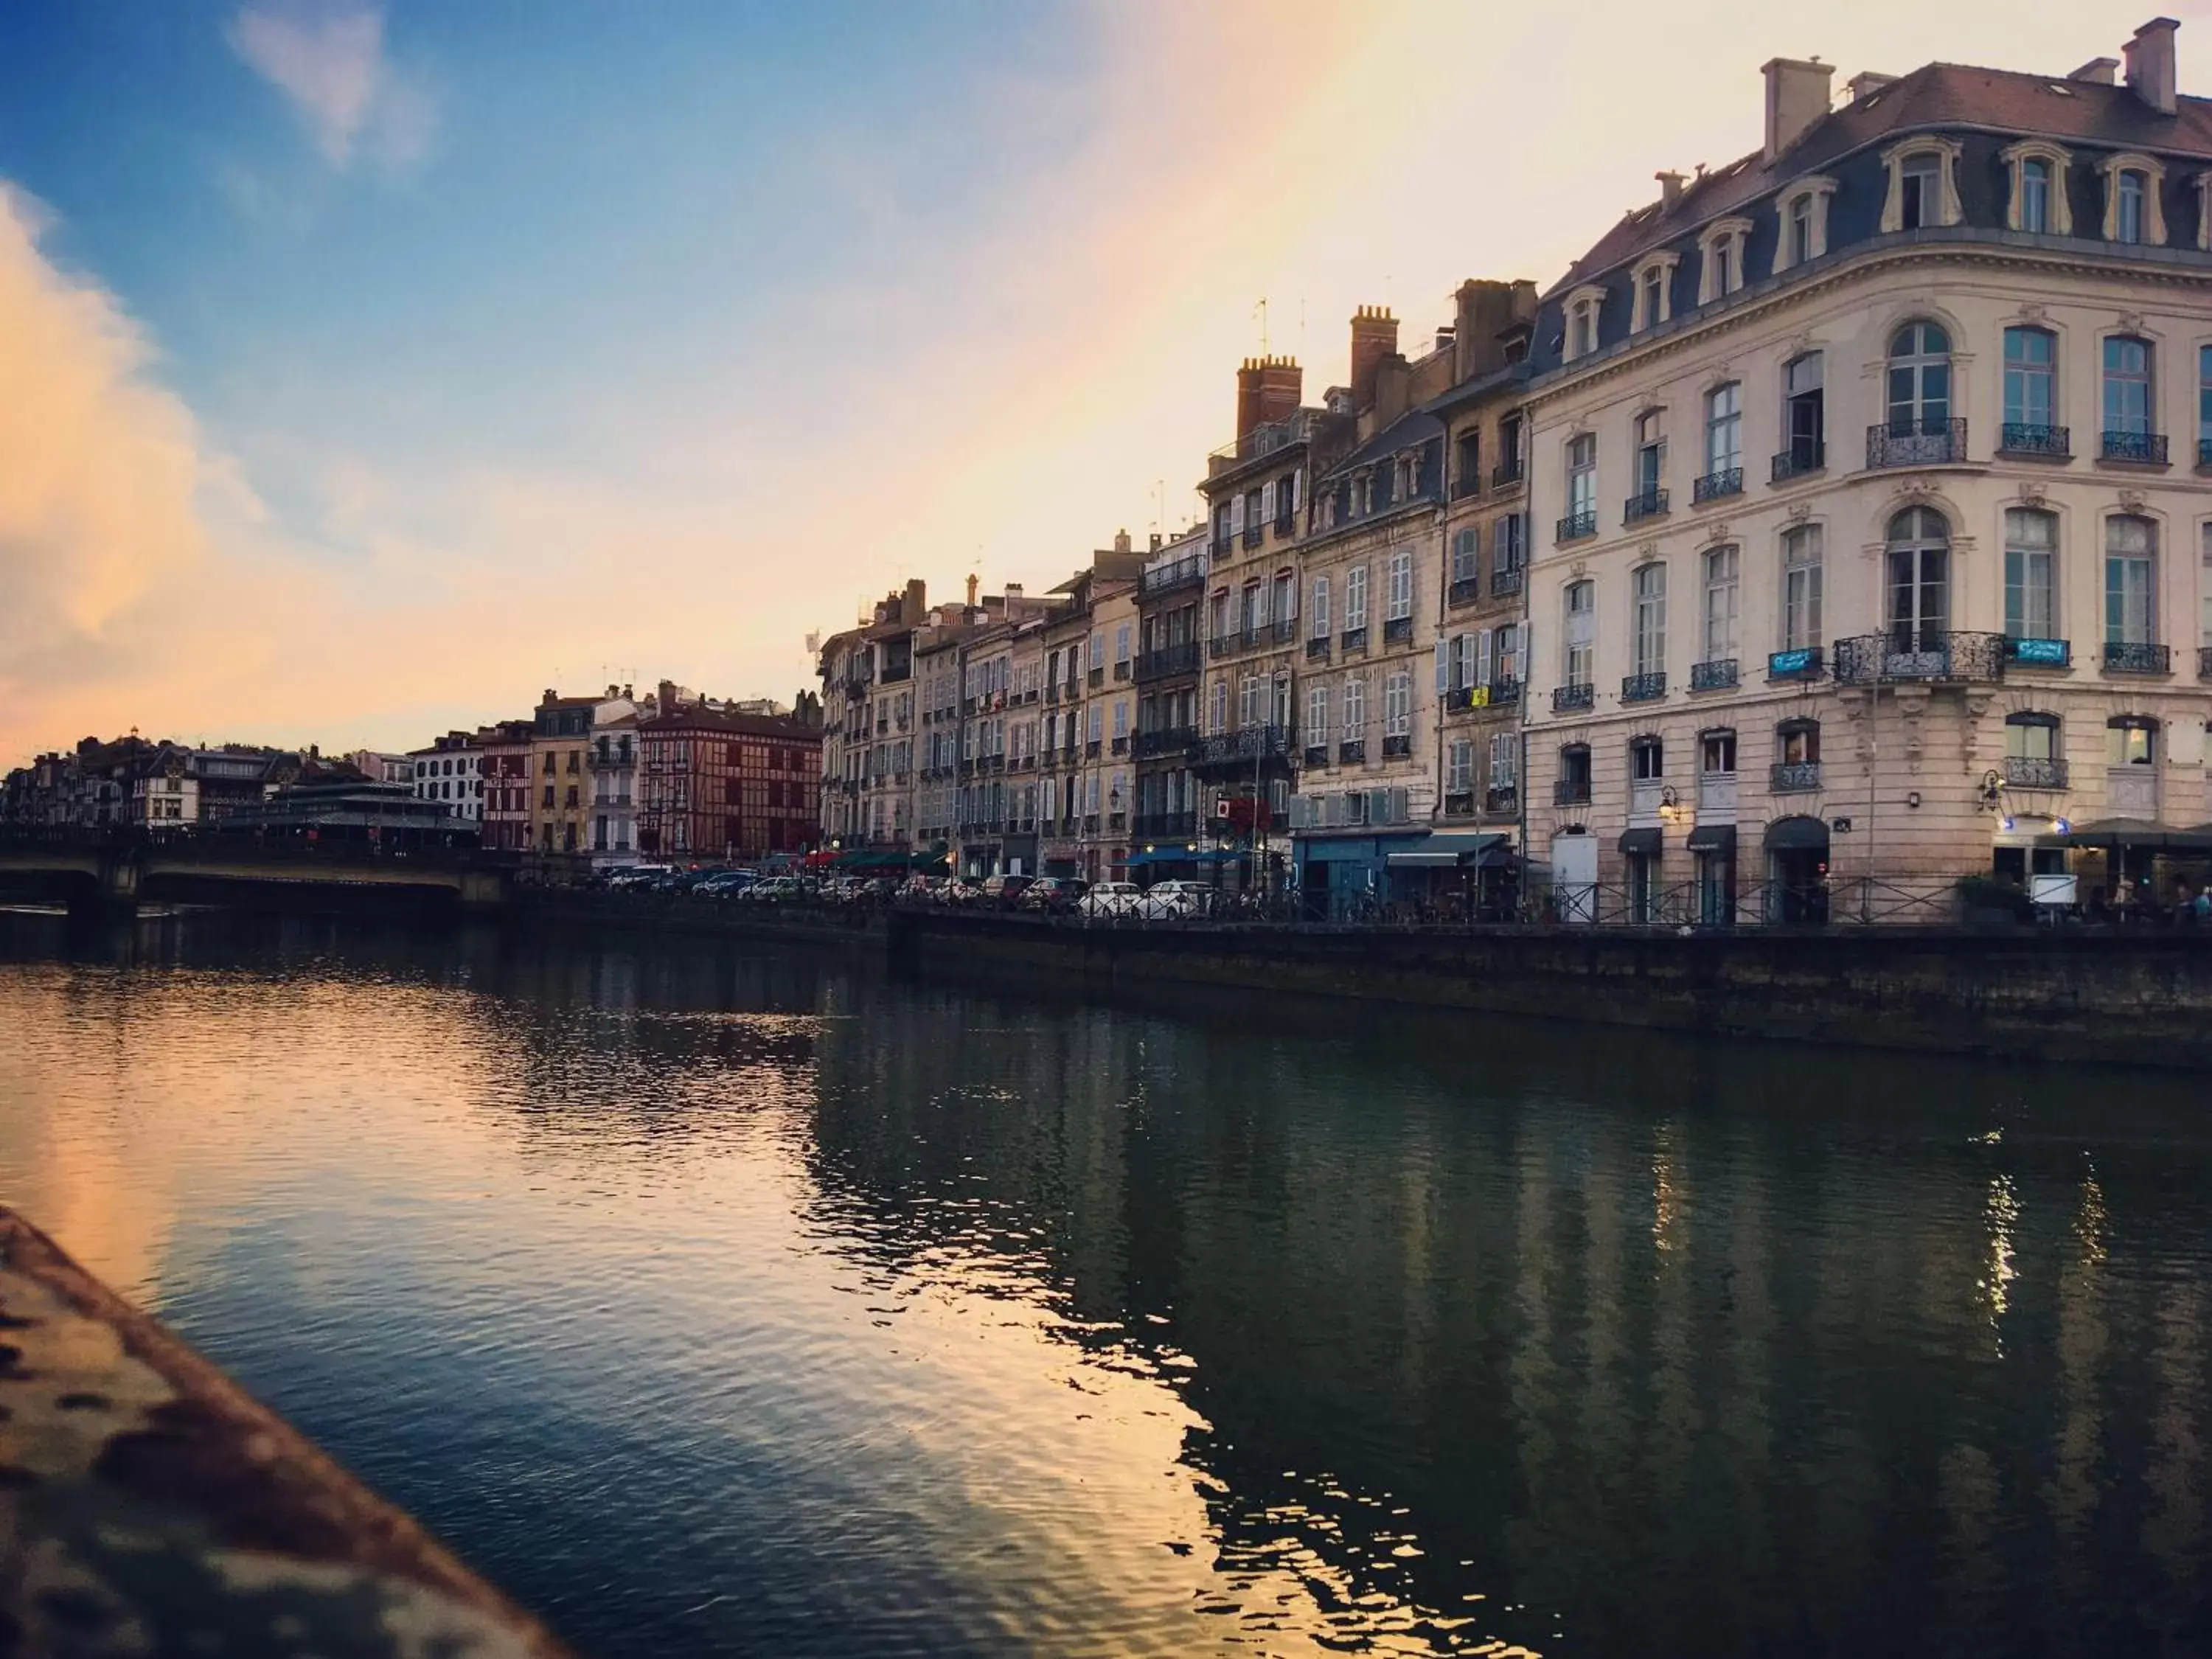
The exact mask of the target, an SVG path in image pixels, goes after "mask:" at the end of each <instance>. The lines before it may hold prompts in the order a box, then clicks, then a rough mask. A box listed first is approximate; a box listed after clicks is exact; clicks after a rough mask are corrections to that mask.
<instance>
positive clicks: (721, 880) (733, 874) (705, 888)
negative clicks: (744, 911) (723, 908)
mask: <svg viewBox="0 0 2212 1659" xmlns="http://www.w3.org/2000/svg"><path fill="white" fill-rule="evenodd" d="M759 881H760V878H759V877H758V876H757V875H755V874H754V873H753V872H751V871H750V870H717V871H716V872H714V874H713V875H711V876H709V877H708V878H707V879H706V880H704V881H702V882H701V883H700V884H698V885H697V886H696V887H695V888H693V889H692V891H693V892H694V893H696V895H698V896H700V897H701V898H714V899H727V898H738V897H742V896H744V891H745V890H746V889H747V888H749V887H752V886H755V885H757V884H758V883H759Z"/></svg>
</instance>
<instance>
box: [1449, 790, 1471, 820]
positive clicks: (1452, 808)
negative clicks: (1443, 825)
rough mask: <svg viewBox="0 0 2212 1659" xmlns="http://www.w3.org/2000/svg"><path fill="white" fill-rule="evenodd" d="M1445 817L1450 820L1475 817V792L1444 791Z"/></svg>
mask: <svg viewBox="0 0 2212 1659" xmlns="http://www.w3.org/2000/svg"><path fill="white" fill-rule="evenodd" d="M1444 816H1445V817H1448V818H1471V817H1474V790H1472V789H1447V790H1445V791H1444Z"/></svg>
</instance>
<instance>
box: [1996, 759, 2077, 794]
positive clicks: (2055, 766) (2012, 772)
mask: <svg viewBox="0 0 2212 1659" xmlns="http://www.w3.org/2000/svg"><path fill="white" fill-rule="evenodd" d="M2004 781H2006V782H2007V783H2008V784H2011V785H2013V786H2014V787H2016V788H2021V789H2063V788H2065V787H2067V781H2066V763H2065V762H2064V761H2063V760H2061V759H2059V758H2058V757H2057V756H2056V755H2007V756H2006V757H2005V759H2004Z"/></svg>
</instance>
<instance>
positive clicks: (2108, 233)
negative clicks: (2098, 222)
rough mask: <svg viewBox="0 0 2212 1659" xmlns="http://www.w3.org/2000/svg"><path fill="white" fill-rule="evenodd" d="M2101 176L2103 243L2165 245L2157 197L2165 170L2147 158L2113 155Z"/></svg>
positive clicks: (2164, 226)
mask: <svg viewBox="0 0 2212 1659" xmlns="http://www.w3.org/2000/svg"><path fill="white" fill-rule="evenodd" d="M2104 173H2105V227H2104V228H2105V240H2106V241H2108V242H2126V243H2130V244H2131V245H2135V246H2144V247H2163V246H2166V213H2165V211H2164V210H2163V208H2162V207H2161V206H2160V202H2159V197H2160V186H2161V185H2164V184H2165V182H2166V169H2165V168H2164V167H2161V166H2160V164H2159V163H2158V162H2156V161H2153V160H2152V159H2151V158H2150V157H2149V156H2148V155H2115V156H2113V157H2112V159H2111V160H2110V161H2106V163H2105V165H2104Z"/></svg>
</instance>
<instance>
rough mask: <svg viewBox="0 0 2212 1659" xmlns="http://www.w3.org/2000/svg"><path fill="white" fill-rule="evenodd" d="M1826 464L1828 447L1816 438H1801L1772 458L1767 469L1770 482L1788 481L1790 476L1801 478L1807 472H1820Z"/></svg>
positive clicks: (1824, 468)
mask: <svg viewBox="0 0 2212 1659" xmlns="http://www.w3.org/2000/svg"><path fill="white" fill-rule="evenodd" d="M1827 465H1828V447H1827V445H1826V444H1824V443H1821V442H1820V441H1818V440H1817V439H1811V438H1801V439H1798V440H1797V441H1795V442H1793V443H1792V444H1791V445H1790V447H1789V448H1787V449H1785V450H1784V451H1783V452H1782V453H1780V454H1778V455H1777V456H1776V457H1775V458H1774V460H1773V462H1772V464H1771V466H1770V468H1769V469H1768V471H1767V481H1768V482H1769V483H1789V482H1790V479H1792V478H1802V477H1804V476H1805V475H1806V474H1807V473H1808V472H1820V471H1825V470H1826V467H1827Z"/></svg>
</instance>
